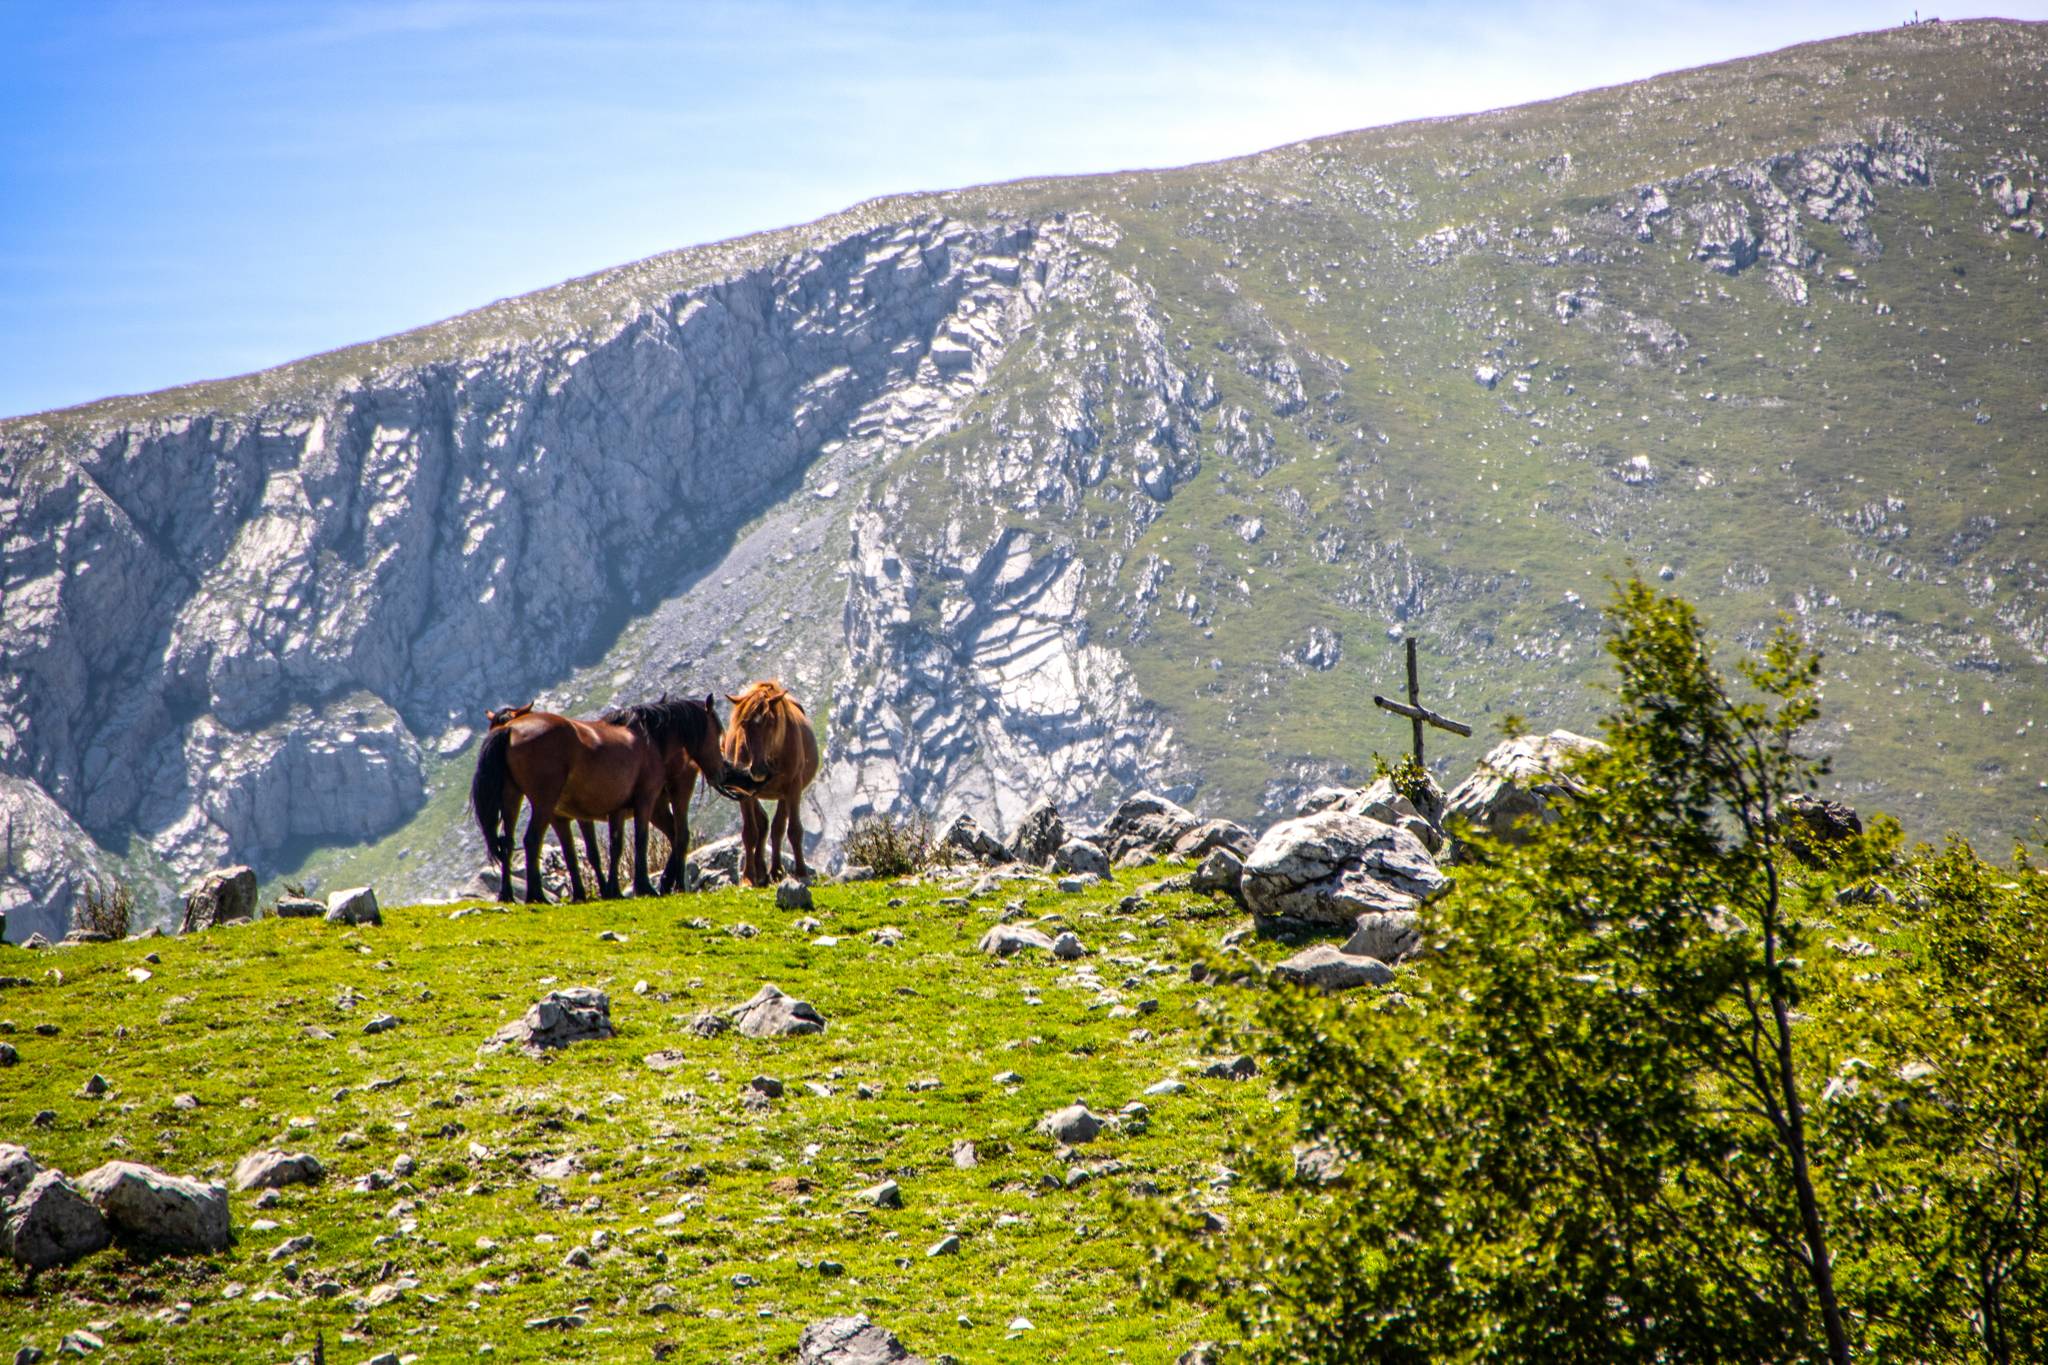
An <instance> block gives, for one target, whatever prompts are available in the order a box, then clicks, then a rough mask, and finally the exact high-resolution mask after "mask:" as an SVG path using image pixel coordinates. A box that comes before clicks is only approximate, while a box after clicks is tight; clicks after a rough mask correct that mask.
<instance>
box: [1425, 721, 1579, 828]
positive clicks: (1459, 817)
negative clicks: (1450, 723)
mask: <svg viewBox="0 0 2048 1365" xmlns="http://www.w3.org/2000/svg"><path fill="white" fill-rule="evenodd" d="M1604 747H1605V746H1604V745H1602V744H1601V743H1600V741H1599V740H1597V739H1587V738H1586V737H1585V736H1584V735H1575V734H1573V733H1572V732H1571V731H1569V730H1552V731H1551V732H1550V733H1549V734H1547V735H1522V736H1520V737H1519V738H1516V739H1511V740H1508V741H1507V742H1505V743H1503V744H1497V745H1495V746H1494V747H1493V749H1492V751H1491V752H1489V753H1488V754H1487V755H1486V757H1485V758H1483V759H1481V760H1480V761H1479V766H1478V767H1477V768H1476V769H1474V770H1473V773H1472V775H1471V776H1470V777H1468V778H1466V779H1465V780H1464V781H1463V782H1460V783H1459V784H1458V785H1457V786H1455V787H1453V788H1451V794H1450V795H1449V796H1447V797H1445V798H1444V818H1443V826H1444V828H1445V829H1447V830H1448V829H1451V828H1452V827H1453V826H1454V825H1456V824H1458V823H1459V822H1460V821H1463V822H1465V823H1467V824H1470V825H1471V826H1472V827H1473V828H1474V829H1477V830H1480V831H1482V832H1484V833H1487V834H1491V835H1493V836H1494V837H1495V838H1500V839H1508V840H1519V839H1521V838H1525V837H1526V834H1525V833H1524V832H1523V831H1525V830H1526V829H1527V828H1528V826H1529V825H1531V824H1540V823H1544V822H1547V821H1550V820H1554V819H1556V818H1557V813H1556V808H1555V803H1556V802H1557V801H1559V800H1561V799H1565V798H1569V797H1573V796H1576V795H1577V794H1578V789H1577V786H1576V784H1575V783H1574V782H1573V781H1572V779H1571V778H1570V777H1569V776H1568V775H1567V774H1566V769H1567V768H1568V767H1569V765H1570V764H1571V762H1572V761H1573V760H1574V759H1576V758H1578V757H1579V756H1580V755H1582V754H1585V753H1587V752H1589V751H1591V750H1595V749H1600V748H1604Z"/></svg>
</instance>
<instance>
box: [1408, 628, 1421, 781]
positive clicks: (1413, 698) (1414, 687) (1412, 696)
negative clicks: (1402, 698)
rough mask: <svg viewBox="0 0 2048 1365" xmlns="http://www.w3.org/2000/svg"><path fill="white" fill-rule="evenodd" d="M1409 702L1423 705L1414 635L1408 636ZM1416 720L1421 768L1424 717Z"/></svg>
mask: <svg viewBox="0 0 2048 1365" xmlns="http://www.w3.org/2000/svg"><path fill="white" fill-rule="evenodd" d="M1408 704H1409V705H1410V706H1413V707H1416V708H1417V709H1420V708H1421V706H1422V688H1421V686H1420V685H1419V684H1418V683H1417V682H1416V680H1415V637H1414V636H1413V635H1411V636H1409V637H1408ZM1414 721H1415V766H1416V767H1418V768H1419V767H1421V766H1422V717H1420V716H1416V717H1415V718H1414Z"/></svg>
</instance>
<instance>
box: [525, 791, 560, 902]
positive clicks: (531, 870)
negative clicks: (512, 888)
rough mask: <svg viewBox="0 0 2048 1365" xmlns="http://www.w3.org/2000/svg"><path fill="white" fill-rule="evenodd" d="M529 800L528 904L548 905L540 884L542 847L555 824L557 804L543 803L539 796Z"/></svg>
mask: <svg viewBox="0 0 2048 1365" xmlns="http://www.w3.org/2000/svg"><path fill="white" fill-rule="evenodd" d="M529 799H530V800H531V801H532V802H533V814H531V815H529V816H527V817H526V903H527V904H528V905H546V904H547V901H548V893H547V892H546V891H545V890H544V889H543V888H542V887H541V884H540V846H541V844H542V843H543V842H545V841H546V839H547V837H548V826H549V825H551V824H553V823H554V820H555V803H554V802H553V801H552V800H548V801H545V802H543V800H542V798H541V797H539V796H534V797H531V798H529Z"/></svg>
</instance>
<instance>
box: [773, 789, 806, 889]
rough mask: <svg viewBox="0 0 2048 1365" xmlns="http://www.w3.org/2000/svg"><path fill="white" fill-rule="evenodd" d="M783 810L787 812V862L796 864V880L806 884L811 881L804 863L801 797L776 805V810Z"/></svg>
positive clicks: (794, 797)
mask: <svg viewBox="0 0 2048 1365" xmlns="http://www.w3.org/2000/svg"><path fill="white" fill-rule="evenodd" d="M785 808H786V809H787V810H788V811H789V860H790V861H791V862H793V863H795V864H796V876H797V880H798V881H802V882H807V881H809V880H810V879H811V869H810V867H809V866H808V865H806V864H805V862H804V808H803V797H802V796H793V797H791V798H790V799H789V800H787V801H782V802H778V803H777V804H776V809H778V810H782V809H785Z"/></svg>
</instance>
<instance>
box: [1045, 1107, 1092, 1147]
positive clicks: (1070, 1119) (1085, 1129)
mask: <svg viewBox="0 0 2048 1365" xmlns="http://www.w3.org/2000/svg"><path fill="white" fill-rule="evenodd" d="M1102 1128H1103V1123H1102V1120H1101V1119H1100V1118H1099V1117H1097V1116H1096V1115H1095V1114H1092V1113H1090V1112H1089V1110H1088V1106H1087V1105H1085V1104H1070V1105H1068V1106H1067V1107H1066V1108H1064V1109H1055V1110H1053V1111H1052V1112H1051V1113H1050V1114H1047V1115H1046V1116H1045V1117H1044V1118H1042V1119H1040V1120H1039V1121H1038V1131H1039V1132H1041V1133H1044V1134H1045V1135H1046V1136H1047V1137H1049V1138H1051V1139H1053V1140H1054V1141H1055V1142H1063V1143H1065V1144H1066V1145H1067V1146H1069V1147H1078V1146H1080V1145H1081V1144H1082V1143H1084V1142H1093V1141H1095V1139H1096V1138H1097V1137H1099V1136H1101V1134H1102Z"/></svg>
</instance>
